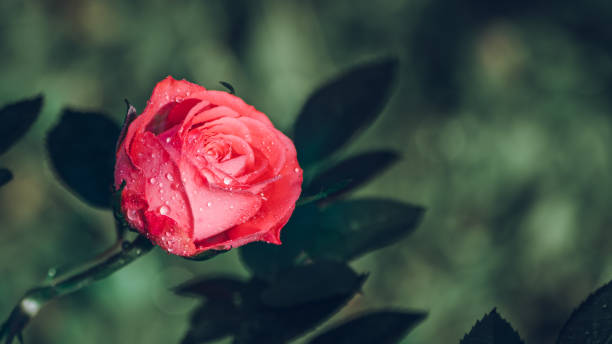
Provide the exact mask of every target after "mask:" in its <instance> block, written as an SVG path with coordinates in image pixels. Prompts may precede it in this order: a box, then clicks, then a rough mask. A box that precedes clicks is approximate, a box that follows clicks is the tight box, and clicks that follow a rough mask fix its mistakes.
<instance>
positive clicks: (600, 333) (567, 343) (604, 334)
mask: <svg viewBox="0 0 612 344" xmlns="http://www.w3.org/2000/svg"><path fill="white" fill-rule="evenodd" d="M610 308H612V281H611V282H608V283H607V284H606V285H604V286H603V287H601V288H599V289H598V290H596V291H595V292H594V293H593V294H591V295H590V296H589V297H588V298H587V299H586V300H585V301H584V302H582V304H581V305H580V306H579V307H578V308H577V309H576V310H575V311H574V312H573V313H572V315H571V316H570V318H569V319H568V320H567V322H566V323H565V325H564V326H563V328H562V329H561V332H560V333H559V338H558V339H557V343H558V344H575V343H576V344H577V343H609V342H610V340H612V310H611V309H610Z"/></svg>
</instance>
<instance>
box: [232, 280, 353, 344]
mask: <svg viewBox="0 0 612 344" xmlns="http://www.w3.org/2000/svg"><path fill="white" fill-rule="evenodd" d="M364 281H365V278H362V279H360V280H359V281H358V284H356V285H355V286H353V289H352V290H350V291H348V292H346V293H344V294H338V295H335V296H333V297H330V298H326V299H322V300H318V301H313V302H308V303H304V304H300V305H296V306H293V307H284V308H277V307H267V306H265V305H264V304H262V303H261V298H260V294H261V293H262V291H263V289H265V288H266V285H261V286H260V287H259V288H253V289H252V290H250V292H249V293H245V294H244V305H245V310H244V311H245V317H244V319H243V321H242V323H241V327H240V330H239V332H238V333H237V336H236V338H235V342H234V343H240V344H246V343H249V344H250V343H267V344H268V343H270V344H272V343H286V342H287V341H288V340H290V339H293V338H295V337H298V336H300V335H302V334H304V333H306V332H308V331H311V330H313V329H314V328H315V327H316V326H317V325H319V324H321V323H323V322H324V321H325V320H326V319H328V318H329V317H331V316H332V315H333V314H335V313H336V312H337V311H338V310H340V309H341V308H342V306H344V305H345V304H346V303H347V302H348V301H349V300H350V299H352V298H353V296H354V295H355V293H356V292H357V291H359V290H360V289H361V286H362V285H363V282H364Z"/></svg>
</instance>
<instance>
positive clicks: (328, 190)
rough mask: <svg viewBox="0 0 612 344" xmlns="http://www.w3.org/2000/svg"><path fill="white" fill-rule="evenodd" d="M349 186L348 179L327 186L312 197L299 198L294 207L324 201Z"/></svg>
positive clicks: (349, 181)
mask: <svg viewBox="0 0 612 344" xmlns="http://www.w3.org/2000/svg"><path fill="white" fill-rule="evenodd" d="M350 184H351V180H350V179H344V180H341V181H339V182H337V183H335V184H332V185H328V186H326V187H325V188H324V190H322V191H319V192H317V193H315V194H313V195H306V196H301V197H300V199H298V201H297V203H296V204H295V206H296V207H301V206H304V205H307V204H310V203H314V202H318V201H321V200H324V199H326V198H328V197H330V196H331V195H333V194H335V193H339V192H342V190H344V189H345V188H346V187H347V185H350Z"/></svg>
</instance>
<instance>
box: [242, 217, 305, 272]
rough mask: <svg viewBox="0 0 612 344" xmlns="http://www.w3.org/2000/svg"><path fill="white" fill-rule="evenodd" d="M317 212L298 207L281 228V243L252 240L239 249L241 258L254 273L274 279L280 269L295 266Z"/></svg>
mask: <svg viewBox="0 0 612 344" xmlns="http://www.w3.org/2000/svg"><path fill="white" fill-rule="evenodd" d="M316 212H317V210H316V208H314V207H311V206H304V207H300V208H296V209H295V211H294V212H293V214H292V215H291V219H290V220H289V222H288V223H287V224H286V225H285V227H283V230H282V231H281V240H282V242H283V243H282V244H281V245H272V244H267V243H262V242H254V243H250V244H248V245H245V246H242V247H240V248H239V252H240V260H241V261H242V263H243V264H244V265H245V267H246V268H248V269H249V270H250V271H251V272H252V273H253V274H254V275H255V276H257V277H259V278H262V279H265V280H272V279H274V278H275V277H276V275H277V274H278V273H279V272H281V271H283V270H285V269H288V268H290V267H292V266H293V265H294V263H295V260H296V258H297V257H298V256H299V255H300V253H302V251H303V250H304V247H305V242H304V238H303V237H304V236H306V235H307V233H308V232H309V229H310V222H311V218H312V217H313V216H314V215H313V214H315V213H316ZM305 233H306V235H305Z"/></svg>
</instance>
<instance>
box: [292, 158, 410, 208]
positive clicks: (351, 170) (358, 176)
mask: <svg viewBox="0 0 612 344" xmlns="http://www.w3.org/2000/svg"><path fill="white" fill-rule="evenodd" d="M399 157H400V155H399V154H398V153H397V152H394V151H385V150H383V151H374V152H367V153H361V154H359V155H356V156H354V157H351V158H348V159H346V160H344V161H342V162H340V163H339V164H338V165H336V166H334V167H332V168H330V169H328V170H327V171H325V172H323V173H321V174H319V175H318V176H316V177H315V178H314V179H313V180H312V181H311V182H310V183H309V184H308V186H307V187H306V188H305V190H304V193H303V194H304V198H308V197H311V196H313V195H317V194H320V193H323V192H325V193H326V194H325V196H326V197H332V196H337V195H341V194H343V193H345V192H348V191H350V190H352V189H355V188H357V187H359V186H361V185H363V184H365V183H366V182H368V181H369V180H371V179H372V178H374V177H375V176H376V175H378V174H379V173H381V172H383V171H384V170H385V169H387V168H388V167H389V166H390V165H391V164H393V163H395V162H396V161H397V160H398V159H399ZM338 185H342V187H340V188H339V187H337V186H338Z"/></svg>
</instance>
